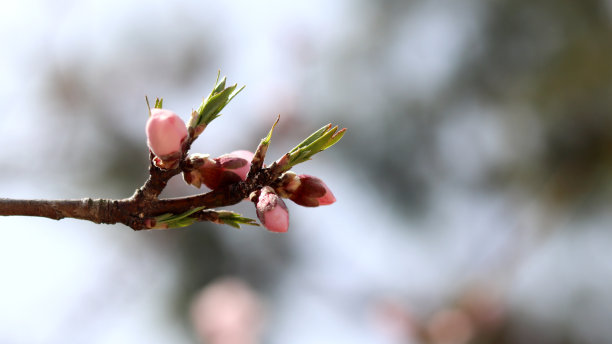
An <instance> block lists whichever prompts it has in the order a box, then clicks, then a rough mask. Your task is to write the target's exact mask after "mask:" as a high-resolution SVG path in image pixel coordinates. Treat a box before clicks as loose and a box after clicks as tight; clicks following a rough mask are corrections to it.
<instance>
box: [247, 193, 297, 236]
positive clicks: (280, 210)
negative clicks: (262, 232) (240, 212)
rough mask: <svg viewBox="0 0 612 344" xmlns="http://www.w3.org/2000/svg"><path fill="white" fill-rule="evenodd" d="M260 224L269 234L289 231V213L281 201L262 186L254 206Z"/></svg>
mask: <svg viewBox="0 0 612 344" xmlns="http://www.w3.org/2000/svg"><path fill="white" fill-rule="evenodd" d="M255 209H256V211H257V217H258V218H259V221H261V224H262V225H264V227H266V229H267V230H269V231H271V232H278V233H284V232H286V231H287V230H289V211H288V210H287V206H286V205H285V202H283V199H282V198H280V196H279V195H277V194H276V193H275V192H274V190H273V189H272V188H271V187H269V186H264V187H263V188H262V189H261V193H260V194H259V199H258V200H257V204H256V205H255Z"/></svg>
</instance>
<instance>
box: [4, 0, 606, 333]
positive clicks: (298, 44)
mask: <svg viewBox="0 0 612 344" xmlns="http://www.w3.org/2000/svg"><path fill="white" fill-rule="evenodd" d="M0 45H1V46H2V52H1V53H0V75H1V78H0V104H2V111H0V120H1V122H0V166H1V168H0V196H1V197H12V198H82V197H96V198H97V197H105V198H123V197H128V196H130V195H131V194H132V193H133V191H134V190H135V189H136V188H137V187H139V186H140V185H141V184H142V183H143V182H144V180H145V179H146V172H147V171H146V166H147V150H146V145H145V140H146V138H145V135H144V123H145V121H146V118H147V108H146V105H145V102H144V96H145V95H148V96H149V98H154V97H164V99H165V102H164V105H165V107H167V108H170V109H173V110H174V111H176V112H177V113H179V114H181V115H182V116H183V117H184V118H185V119H187V118H188V114H189V113H190V111H191V109H192V108H194V107H196V106H197V105H198V104H199V102H200V100H201V97H202V96H205V95H207V94H208V93H209V92H210V89H211V87H212V85H213V83H214V79H215V77H216V74H217V71H218V70H219V69H220V70H221V72H222V74H223V75H227V76H228V81H229V82H230V83H234V82H237V83H239V84H246V85H247V87H246V89H245V90H244V91H243V92H242V93H241V94H240V95H239V96H238V97H237V98H236V99H235V100H234V101H233V102H232V103H231V104H230V105H229V106H228V108H226V110H225V111H224V115H223V116H222V117H221V118H219V119H217V120H216V121H215V122H213V124H212V125H211V126H210V127H209V128H208V129H207V131H206V133H205V135H203V136H202V137H201V138H200V139H199V140H198V141H197V142H196V143H195V144H194V147H193V151H197V152H202V153H210V154H213V155H220V154H222V153H225V152H229V151H232V150H235V149H249V150H254V149H255V147H256V145H257V143H258V142H259V139H260V138H261V137H263V136H264V135H265V134H266V132H267V130H268V129H269V127H270V125H271V124H272V122H273V121H274V119H275V118H276V115H277V114H280V115H281V122H280V125H279V126H278V127H277V130H276V131H275V136H274V138H273V140H272V145H271V148H270V151H269V153H268V156H269V159H270V160H271V159H275V158H276V157H278V156H280V155H281V154H282V153H284V152H285V151H287V150H288V149H290V148H291V147H293V145H294V144H295V143H297V142H299V140H301V139H302V138H303V137H305V136H306V135H308V134H310V133H311V132H312V131H314V130H316V129H318V128H319V127H321V126H322V125H324V124H326V123H328V122H333V123H337V124H339V125H340V126H341V127H347V128H348V134H347V135H346V136H345V138H344V139H343V140H342V141H341V142H340V143H339V144H338V145H336V146H334V148H333V149H331V150H329V151H326V152H324V153H322V154H320V155H318V156H317V157H316V158H315V159H314V160H313V161H311V162H308V163H305V164H302V165H300V166H298V167H297V168H296V171H297V172H300V173H308V174H312V175H315V176H318V177H320V178H322V179H323V180H324V181H325V182H326V183H327V184H328V185H329V186H330V188H331V189H332V190H333V191H334V193H335V195H336V198H337V199H338V201H337V203H335V204H333V205H331V206H328V207H321V208H315V209H306V208H302V207H298V206H296V205H294V204H289V207H290V214H291V226H290V231H289V233H287V234H283V235H275V234H272V233H268V232H266V231H265V230H263V229H262V228H251V227H248V228H244V229H243V230H236V229H233V228H230V227H224V226H218V225H212V224H198V225H194V226H192V227H189V228H187V229H179V230H169V231H147V232H133V231H131V230H130V229H129V228H127V227H124V226H108V225H95V224H91V223H88V222H84V221H77V220H69V219H67V220H62V221H53V220H49V219H38V218H24V217H2V218H0V342H1V343H215V344H229V343H232V344H246V343H351V344H356V343H385V344H386V343H432V344H441V343H444V344H448V343H483V344H484V343H612V326H610V324H611V321H612V250H611V249H610V248H611V247H612V231H611V229H612V215H611V214H612V212H611V211H610V209H611V200H612V1H609V0H580V1H576V0H555V1H553V0H542V1H530V0H494V1H490V0H466V1H453V0H436V1H425V0H421V1H419V0H389V1H365V0H362V1H322V0H315V1H291V2H290V1H272V0H271V1H260V2H251V1H228V2H221V1H214V2H213V1H186V0H183V1H172V2H170V1H168V2H164V1H138V0H135V1H125V0H104V1H102V0H81V1H74V0H63V1H59V0H57V1H45V0H27V1H2V2H1V3H0ZM183 184H184V183H182V182H181V180H179V179H177V180H173V182H172V183H171V185H170V187H169V188H168V189H167V190H166V192H165V193H164V195H165V196H180V195H184V194H190V193H195V192H197V190H195V189H190V188H188V187H187V186H186V185H183ZM233 209H234V210H236V211H240V212H242V213H243V214H244V215H246V216H250V217H255V212H254V209H252V205H250V204H244V205H240V206H238V207H234V208H233Z"/></svg>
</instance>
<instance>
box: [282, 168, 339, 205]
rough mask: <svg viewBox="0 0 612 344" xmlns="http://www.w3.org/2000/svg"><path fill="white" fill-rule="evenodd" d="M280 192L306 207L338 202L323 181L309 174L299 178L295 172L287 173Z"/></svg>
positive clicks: (301, 175)
mask: <svg viewBox="0 0 612 344" xmlns="http://www.w3.org/2000/svg"><path fill="white" fill-rule="evenodd" d="M285 176H286V177H285ZM278 191H279V193H280V194H281V195H282V196H283V197H287V198H289V199H290V200H292V201H293V202H295V203H297V204H299V205H301V206H304V207H318V206H320V205H329V204H332V203H334V202H336V197H334V194H333V193H332V192H331V190H330V189H329V188H328V187H327V185H325V183H323V181H322V180H321V179H319V178H317V177H313V176H309V175H307V174H300V175H299V176H298V175H295V173H293V172H287V173H285V175H283V180H282V184H281V186H280V187H279V190H278Z"/></svg>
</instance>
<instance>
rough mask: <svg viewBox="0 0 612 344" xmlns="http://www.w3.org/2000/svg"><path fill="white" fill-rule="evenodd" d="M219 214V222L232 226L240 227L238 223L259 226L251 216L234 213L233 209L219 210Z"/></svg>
mask: <svg viewBox="0 0 612 344" xmlns="http://www.w3.org/2000/svg"><path fill="white" fill-rule="evenodd" d="M217 215H218V216H219V222H221V223H223V224H226V225H228V226H232V227H234V228H240V225H241V224H242V225H249V226H259V224H258V223H257V222H256V221H255V220H254V219H251V218H248V217H244V216H242V215H240V214H237V213H234V212H233V211H227V210H219V211H217Z"/></svg>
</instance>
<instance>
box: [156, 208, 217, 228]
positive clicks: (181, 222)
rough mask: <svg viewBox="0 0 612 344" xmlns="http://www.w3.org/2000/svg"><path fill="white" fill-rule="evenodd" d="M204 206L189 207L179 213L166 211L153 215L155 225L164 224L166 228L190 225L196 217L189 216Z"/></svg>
mask: <svg viewBox="0 0 612 344" xmlns="http://www.w3.org/2000/svg"><path fill="white" fill-rule="evenodd" d="M204 208H205V207H197V208H193V209H190V210H188V211H186V212H184V213H181V214H176V215H175V214H171V213H166V214H162V215H159V216H156V217H155V226H156V227H157V226H161V225H166V226H167V227H168V228H180V227H187V226H190V225H192V224H193V223H194V222H195V221H196V219H194V218H191V217H189V216H190V215H192V214H193V213H195V212H198V211H200V210H202V209H204Z"/></svg>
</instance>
